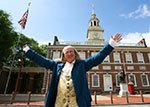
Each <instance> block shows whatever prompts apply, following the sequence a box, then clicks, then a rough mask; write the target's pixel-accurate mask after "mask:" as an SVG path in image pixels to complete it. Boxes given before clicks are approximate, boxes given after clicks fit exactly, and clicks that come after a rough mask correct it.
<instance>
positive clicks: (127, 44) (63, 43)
mask: <svg viewBox="0 0 150 107" xmlns="http://www.w3.org/2000/svg"><path fill="white" fill-rule="evenodd" d="M106 43H107V42H98V43H97V42H70V41H59V42H56V45H102V46H103V45H105V44H106ZM119 46H136V47H139V46H140V47H145V45H144V44H136V43H120V44H119Z"/></svg>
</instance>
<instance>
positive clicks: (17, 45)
mask: <svg viewBox="0 0 150 107" xmlns="http://www.w3.org/2000/svg"><path fill="white" fill-rule="evenodd" d="M30 5H31V2H29V3H28V10H29V7H30ZM23 29H24V28H23V27H22V28H21V33H20V34H22V30H23ZM19 41H20V36H19V37H18V40H17V44H16V49H17V48H18V47H19ZM15 57H16V53H15V54H14V56H13V59H12V61H13V62H12V64H11V66H10V71H9V75H8V79H7V82H6V86H5V91H4V94H6V92H7V88H8V84H9V80H10V76H11V72H12V68H13V65H14V60H15ZM23 58H24V54H23V55H22V58H21V64H20V70H19V72H21V69H22V64H23ZM19 78H20V73H18V78H17V82H16V87H15V94H16V91H17V87H18V81H19Z"/></svg>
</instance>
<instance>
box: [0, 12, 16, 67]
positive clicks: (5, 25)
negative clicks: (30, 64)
mask: <svg viewBox="0 0 150 107" xmlns="http://www.w3.org/2000/svg"><path fill="white" fill-rule="evenodd" d="M9 18H10V16H9V14H7V13H5V12H4V11H2V10H0V68H1V67H2V65H3V63H5V62H7V58H8V57H9V55H10V54H11V53H12V49H11V47H12V46H14V44H15V41H16V39H17V33H16V32H15V31H14V29H13V26H12V22H11V21H10V19H9Z"/></svg>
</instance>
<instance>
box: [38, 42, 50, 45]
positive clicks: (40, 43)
mask: <svg viewBox="0 0 150 107" xmlns="http://www.w3.org/2000/svg"><path fill="white" fill-rule="evenodd" d="M38 43H39V45H48V44H49V43H51V44H52V43H53V42H52V41H38Z"/></svg>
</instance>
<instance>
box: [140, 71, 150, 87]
mask: <svg viewBox="0 0 150 107" xmlns="http://www.w3.org/2000/svg"><path fill="white" fill-rule="evenodd" d="M141 81H142V86H149V81H148V77H147V75H146V74H142V75H141Z"/></svg>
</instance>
